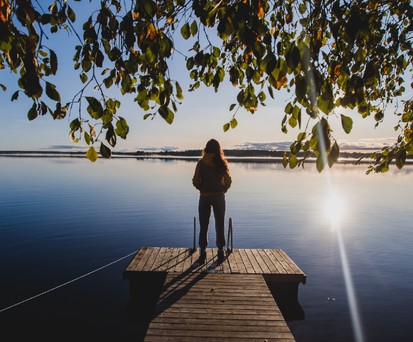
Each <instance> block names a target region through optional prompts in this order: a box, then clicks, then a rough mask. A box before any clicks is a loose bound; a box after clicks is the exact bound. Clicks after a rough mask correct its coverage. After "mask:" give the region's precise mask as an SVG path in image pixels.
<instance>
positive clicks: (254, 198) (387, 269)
mask: <svg viewBox="0 0 413 342" xmlns="http://www.w3.org/2000/svg"><path fill="white" fill-rule="evenodd" d="M0 163H1V168H0V189H1V192H0V277H1V278H0V279H1V280H0V310H2V309H4V308H7V307H9V306H12V305H14V304H15V303H18V302H21V301H24V300H25V299H27V298H30V297H32V296H35V295H37V294H39V293H42V292H44V291H47V290H49V289H52V288H54V287H56V286H59V285H60V284H63V283H65V282H68V281H71V280H72V279H75V278H77V277H80V276H82V275H84V274H87V273H88V272H91V271H93V270H96V269H98V268H99V267H102V266H104V265H107V264H109V263H111V262H113V261H115V260H117V259H119V258H122V257H124V256H126V255H128V254H130V253H132V252H134V251H136V250H137V249H139V248H140V247H141V246H171V247H191V246H192V240H193V235H192V234H193V217H194V216H197V201H198V193H197V192H196V190H195V189H194V188H193V186H192V183H191V179H192V175H193V171H194V168H195V161H183V160H158V159H153V160H152V159H149V160H148V159H145V160H143V159H134V158H129V159H128V158H125V159H111V160H98V161H97V162H96V163H90V162H89V161H87V160H86V159H77V158H49V157H48V158H29V157H24V158H13V157H0ZM230 168H231V174H232V178H233V186H232V188H231V189H230V190H229V191H228V193H227V197H226V199H227V218H228V217H232V218H233V221H234V247H235V248H282V249H284V250H285V251H286V252H287V254H288V255H289V256H290V257H291V258H292V259H293V260H294V261H295V262H296V263H297V265H298V266H299V267H300V268H301V269H302V270H303V271H304V272H305V273H306V274H307V284H305V285H302V284H301V285H300V286H299V303H300V305H301V307H302V309H303V311H304V314H305V317H304V319H302V320H295V321H294V320H293V321H289V322H288V324H289V326H290V328H291V330H292V333H293V335H294V336H295V338H296V340H297V341H354V340H355V337H354V336H355V335H354V329H353V323H354V321H355V320H352V317H354V316H352V314H351V313H352V312H353V314H354V313H355V314H356V315H358V318H359V319H357V320H356V324H355V326H356V327H358V329H360V330H358V331H359V332H360V331H361V336H363V337H364V339H363V341H406V342H407V341H413V329H412V326H411V324H412V317H413V284H412V280H413V248H412V245H413V225H412V221H413V216H412V199H413V193H412V190H413V188H412V181H413V166H406V167H405V168H404V169H402V170H400V171H399V170H396V169H395V168H394V169H395V170H393V171H391V172H389V173H387V174H382V175H369V176H366V175H365V168H366V167H365V166H353V165H336V166H334V168H333V169H332V170H331V171H330V172H323V173H321V174H319V173H318V172H317V171H316V170H315V167H314V165H313V164H307V165H306V168H305V169H304V170H303V169H297V170H289V169H284V168H283V167H282V165H281V164H277V163H252V162H250V163H245V162H232V163H230ZM332 193H334V194H335V195H336V196H337V197H338V198H339V199H341V201H342V203H343V215H342V218H341V220H340V221H339V222H336V223H335V224H332V223H331V220H330V219H329V218H328V216H327V214H326V212H325V210H324V207H325V204H326V202H328V201H329V199H330V198H331V194H332ZM330 201H331V200H330ZM336 207H337V206H336ZM338 215H339V214H338V213H335V217H336V218H337V216H338ZM211 221H212V222H211V223H212V224H213V220H211ZM210 233H211V234H210V245H211V246H212V247H215V246H214V241H215V237H214V230H213V229H211V230H210ZM340 241H341V242H342V243H341V242H340ZM131 258H132V257H127V258H125V259H122V260H121V261H119V262H117V263H114V264H112V265H110V266H108V267H106V268H104V269H101V270H99V271H97V272H95V273H92V274H90V275H88V276H85V277H81V278H80V279H78V280H77V281H74V282H71V283H69V284H67V285H66V286H62V287H60V288H58V289H56V290H54V291H51V292H48V293H46V294H44V295H42V296H40V297H37V298H34V299H32V300H30V301H27V302H24V303H22V304H20V305H17V306H15V307H12V308H10V309H8V310H5V311H2V312H0V336H1V337H0V339H1V340H2V341H22V340H23V338H30V339H31V340H43V341H44V340H55V341H61V340H63V339H64V338H65V337H71V338H74V340H78V341H82V340H84V338H85V336H88V338H89V339H88V340H90V341H94V340H96V341H101V340H103V339H106V338H107V339H108V340H112V341H122V340H125V341H126V340H128V341H129V340H136V339H134V337H135V336H134V327H133V319H131V318H130V317H129V316H128V310H127V307H128V300H129V292H128V283H127V281H126V280H123V279H122V271H123V270H124V268H125V267H126V265H127V264H128V263H129V261H130V260H131ZM343 258H344V264H343ZM346 262H347V264H346ZM346 265H348V267H346ZM343 270H344V271H345V272H343ZM346 285H347V286H346ZM351 289H353V290H354V300H353V301H352V303H354V304H355V307H356V309H354V308H353V306H352V305H349V301H348V298H349V295H350V296H351V294H352V293H353V292H352V291H351ZM351 298H352V297H351ZM352 299H353V298H352ZM352 308H353V309H352ZM352 310H353V311H352ZM356 332H357V330H356ZM4 336H6V337H7V339H4V338H3V337H4ZM359 336H360V335H359Z"/></svg>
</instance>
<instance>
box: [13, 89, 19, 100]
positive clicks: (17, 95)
mask: <svg viewBox="0 0 413 342" xmlns="http://www.w3.org/2000/svg"><path fill="white" fill-rule="evenodd" d="M18 97H19V91H18V90H17V91H16V92H15V93H14V94H13V95H12V97H11V100H12V101H14V100H17V98H18Z"/></svg>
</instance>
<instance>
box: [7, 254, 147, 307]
mask: <svg viewBox="0 0 413 342" xmlns="http://www.w3.org/2000/svg"><path fill="white" fill-rule="evenodd" d="M138 251H139V250H136V251H134V252H132V253H129V254H128V255H125V256H123V257H121V258H119V259H117V260H115V261H112V262H110V263H109V264H106V265H104V266H101V267H99V268H97V269H95V270H93V271H90V272H88V273H85V274H83V275H81V276H79V277H77V278H74V279H72V280H69V281H67V282H65V283H63V284H60V285H57V286H55V287H53V288H51V289H49V290H46V291H43V292H42V293H39V294H37V295H35V296H32V297H30V298H27V299H24V300H22V301H20V302H18V303H15V304H13V305H10V306H8V307H6V308H3V309H0V313H2V312H4V311H7V310H10V309H12V308H14V307H16V306H18V305H21V304H24V303H27V302H29V301H31V300H33V299H36V298H38V297H40V296H43V295H45V294H47V293H49V292H52V291H55V290H57V289H60V288H61V287H63V286H66V285H69V284H71V283H74V282H75V281H77V280H80V279H82V278H85V277H87V276H89V275H91V274H93V273H96V272H98V271H100V270H103V269H104V268H106V267H109V266H111V265H113V264H116V263H117V262H119V261H122V260H123V259H126V258H128V257H130V256H131V255H133V254H136V253H137V252H138Z"/></svg>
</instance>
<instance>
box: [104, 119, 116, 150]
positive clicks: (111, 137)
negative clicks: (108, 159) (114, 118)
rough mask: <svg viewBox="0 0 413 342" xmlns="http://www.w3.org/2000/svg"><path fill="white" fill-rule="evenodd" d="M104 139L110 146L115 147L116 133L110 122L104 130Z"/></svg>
mask: <svg viewBox="0 0 413 342" xmlns="http://www.w3.org/2000/svg"><path fill="white" fill-rule="evenodd" d="M106 141H107V142H108V143H109V145H110V146H112V147H115V146H116V141H117V138H116V134H115V130H114V129H113V126H112V124H110V127H109V128H108V130H107V131H106Z"/></svg>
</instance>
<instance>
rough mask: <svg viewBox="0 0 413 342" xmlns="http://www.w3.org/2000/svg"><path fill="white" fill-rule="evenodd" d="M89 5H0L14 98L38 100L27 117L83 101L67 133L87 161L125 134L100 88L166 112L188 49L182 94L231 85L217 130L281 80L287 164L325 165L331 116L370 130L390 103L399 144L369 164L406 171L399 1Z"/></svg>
mask: <svg viewBox="0 0 413 342" xmlns="http://www.w3.org/2000/svg"><path fill="white" fill-rule="evenodd" d="M78 2H80V1H78ZM85 2H86V1H85ZM90 6H91V5H90ZM94 6H98V7H95V8H93V10H92V9H91V10H90V16H89V17H87V19H86V21H85V22H84V23H78V22H77V18H78V17H79V16H78V15H77V13H76V11H77V10H78V9H77V8H80V7H78V6H75V2H73V1H61V0H58V1H54V2H52V1H51V2H50V5H49V7H46V6H44V5H43V4H42V6H40V5H39V3H38V2H37V1H23V0H17V1H13V2H11V1H10V0H4V1H2V5H1V6H0V33H1V34H0V50H1V51H0V69H10V70H11V71H13V72H14V73H15V74H16V77H17V86H18V87H19V89H20V90H18V91H15V92H14V93H13V96H12V100H17V99H18V98H20V97H19V92H22V93H24V94H25V95H26V96H27V97H29V98H30V99H31V100H32V101H33V105H32V106H31V107H30V108H29V109H28V118H29V119H30V120H33V119H35V118H36V117H37V116H38V115H44V114H45V113H50V114H51V115H52V116H53V118H55V119H61V118H64V117H65V116H66V114H67V113H70V114H72V115H73V112H76V109H78V112H77V115H76V116H77V118H76V119H75V120H72V121H71V124H70V137H71V139H72V140H73V141H79V140H80V139H83V140H84V141H85V142H86V143H87V144H88V145H90V147H91V149H89V152H88V154H87V156H88V158H89V159H91V160H93V159H94V158H95V154H94V152H93V151H95V152H96V150H95V149H94V148H93V146H94V144H100V147H99V151H100V153H101V155H102V156H104V157H110V156H111V150H110V149H109V147H107V146H110V147H111V148H114V147H115V146H116V142H117V137H120V138H122V139H126V138H127V135H128V133H129V127H128V124H127V122H126V120H125V119H124V118H123V117H121V116H120V115H119V114H118V110H119V108H120V101H119V100H117V99H115V98H112V97H110V96H108V92H109V89H110V88H112V87H116V88H118V89H119V91H120V94H121V95H128V94H129V95H131V96H132V97H133V98H134V101H135V102H136V104H137V106H138V107H139V108H141V109H142V110H143V111H144V118H149V117H151V118H153V117H154V116H156V115H159V116H160V117H162V118H163V119H164V120H165V121H166V122H167V123H168V124H171V123H172V122H173V120H174V117H175V114H176V113H177V110H178V107H179V105H180V104H181V101H182V100H183V97H184V96H183V95H184V92H183V90H182V87H181V85H180V84H179V82H178V81H177V80H176V79H174V78H173V73H172V71H171V69H170V64H171V62H172V58H173V57H174V56H175V54H177V53H178V54H179V55H181V56H184V58H185V64H184V66H183V67H185V68H186V70H187V74H188V76H189V79H190V85H189V89H188V90H189V91H196V90H197V89H198V88H199V87H200V86H201V85H204V86H207V87H213V88H214V90H215V91H219V88H220V85H221V84H222V83H223V82H230V83H231V84H232V85H233V86H234V87H236V88H237V89H238V93H237V95H236V99H233V100H231V102H232V103H233V104H231V106H230V111H231V110H233V109H234V107H235V106H237V110H236V112H235V114H233V115H232V117H231V119H230V121H229V122H227V123H226V124H225V125H224V127H223V128H224V130H225V131H227V130H229V129H230V128H231V129H234V128H236V126H237V124H238V121H237V119H236V114H237V112H238V109H239V108H244V109H245V110H246V111H248V112H250V113H254V112H256V111H257V110H258V108H259V107H260V106H263V105H265V104H266V103H271V101H273V100H275V101H276V100H277V95H276V91H277V90H281V89H287V90H288V91H291V97H290V100H289V101H290V102H289V103H288V104H287V105H286V106H285V115H284V118H283V120H282V124H281V131H282V132H285V133H286V132H288V131H289V130H290V129H298V130H299V133H298V135H297V139H296V141H294V142H293V143H292V144H291V147H290V152H289V154H288V155H287V154H286V155H285V157H284V165H285V166H287V165H289V166H290V167H292V168H293V167H296V166H298V165H303V163H304V161H305V160H306V159H307V158H308V157H310V156H311V155H315V156H316V158H317V168H318V169H319V170H320V171H321V170H322V169H324V167H325V166H326V165H328V166H330V167H331V166H332V165H333V164H334V163H335V162H336V161H337V160H338V158H339V146H338V143H337V141H336V140H335V139H334V137H333V131H332V129H331V127H330V124H329V121H331V118H336V117H337V116H338V117H339V118H340V119H341V126H342V128H343V130H344V131H345V132H346V133H347V134H350V133H351V130H352V127H353V122H354V120H353V118H352V117H351V116H353V115H360V116H361V117H362V118H368V117H371V118H373V122H374V125H375V126H377V125H379V124H380V123H381V122H382V121H383V120H384V116H385V113H387V112H388V105H389V104H390V103H392V102H393V101H397V100H398V99H399V103H402V106H399V107H397V108H398V109H396V111H395V113H394V114H396V115H398V116H399V118H400V120H399V122H398V124H397V126H396V127H395V131H396V132H398V134H399V136H398V139H397V142H396V143H395V144H394V145H393V146H388V147H387V148H385V149H383V150H382V151H380V152H377V153H376V154H373V155H372V156H371V157H372V158H373V164H372V165H371V168H370V169H369V171H370V172H371V171H375V172H383V171H386V170H388V167H389V164H390V163H391V162H393V161H394V162H395V163H396V165H397V167H403V165H404V163H405V159H406V156H408V155H411V154H413V142H412V141H413V133H412V132H413V114H412V113H413V101H412V99H411V98H407V97H406V94H409V92H410V94H411V92H412V82H411V75H412V70H411V69H412V65H413V63H412V61H413V49H412V38H413V21H412V18H413V8H412V5H411V3H410V1H408V0H402V1H397V2H395V1H389V0H387V1H385V0H381V1H379V0H372V1H367V0H353V1H346V2H341V1H308V0H296V1H293V0H285V1H281V0H236V1H234V0H192V1H189V0H148V1H131V3H130V4H128V5H126V3H123V2H120V1H118V0H102V1H101V2H99V4H98V2H95V5H94ZM125 6H126V7H125ZM87 8H91V7H89V6H88V7H87ZM61 30H67V31H69V32H72V33H74V36H75V37H77V38H78V40H79V43H78V44H77V45H75V46H74V47H73V50H72V51H73V61H74V69H75V70H76V71H77V72H78V73H79V79H80V80H81V83H82V85H83V86H82V88H81V89H79V91H78V92H77V93H76V94H75V95H74V96H73V98H72V99H71V100H68V101H67V102H66V103H62V97H63V96H62V94H60V93H59V87H58V85H55V84H54V83H53V81H52V77H53V75H56V74H57V73H58V72H59V66H60V65H59V63H58V59H59V56H58V54H57V53H56V51H54V50H53V49H51V48H50V47H48V46H47V45H46V44H47V43H48V40H49V39H51V38H52V36H53V35H54V34H56V33H58V32H59V31H61ZM184 46H185V47H187V48H185V49H184V48H183V47H184ZM67 50H68V49H67ZM67 50H66V51H67ZM182 69H183V68H182ZM0 86H1V88H2V89H5V86H4V85H3V84H0ZM111 93H112V92H111ZM268 95H269V96H268ZM234 102H236V103H234ZM52 104H54V106H55V107H56V109H54V110H53V109H51V107H50V106H51V105H52ZM357 113H358V114H357ZM92 148H93V149H92Z"/></svg>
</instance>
